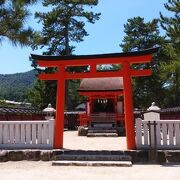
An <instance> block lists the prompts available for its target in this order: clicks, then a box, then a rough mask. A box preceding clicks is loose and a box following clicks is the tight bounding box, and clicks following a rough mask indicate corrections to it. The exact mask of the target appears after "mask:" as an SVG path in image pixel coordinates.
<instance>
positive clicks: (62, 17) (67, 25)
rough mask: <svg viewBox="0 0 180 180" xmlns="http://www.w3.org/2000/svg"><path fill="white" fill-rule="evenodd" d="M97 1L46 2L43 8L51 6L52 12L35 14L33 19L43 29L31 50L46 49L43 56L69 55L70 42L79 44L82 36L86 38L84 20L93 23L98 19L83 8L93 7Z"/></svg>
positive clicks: (48, 0)
mask: <svg viewBox="0 0 180 180" xmlns="http://www.w3.org/2000/svg"><path fill="white" fill-rule="evenodd" d="M95 4H97V1H95V0H94V1H92V0H91V1H89V0H86V1H85V0H84V1H79V0H76V1H75V0H74V1H73V0H67V1H64V0H61V1H59V0H53V1H52V0H46V1H43V5H44V6H46V7H47V6H52V11H49V12H47V13H42V12H37V13H36V15H35V17H36V18H38V19H39V22H42V24H43V29H42V31H41V32H39V33H37V34H36V36H35V37H34V46H33V48H38V47H40V48H43V47H46V48H47V51H46V52H44V54H49V55H69V54H72V52H73V50H74V48H75V47H74V46H72V45H70V42H71V43H72V42H76V43H79V42H81V41H83V38H84V36H88V33H87V31H86V30H85V28H84V27H85V22H84V21H85V20H86V21H88V22H89V23H95V21H96V20H98V19H99V16H100V14H99V13H93V12H89V11H87V10H85V9H84V7H85V6H93V5H95Z"/></svg>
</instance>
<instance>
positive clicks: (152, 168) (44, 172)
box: [0, 161, 180, 180]
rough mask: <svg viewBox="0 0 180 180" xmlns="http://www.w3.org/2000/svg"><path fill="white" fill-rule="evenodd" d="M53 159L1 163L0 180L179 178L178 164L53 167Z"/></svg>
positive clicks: (173, 179)
mask: <svg viewBox="0 0 180 180" xmlns="http://www.w3.org/2000/svg"><path fill="white" fill-rule="evenodd" d="M51 163H52V162H42V161H37V162H36V161H35V162H33V161H19V162H11V161H9V162H6V163H0V180H12V179H16V180H73V179H76V180H92V179H93V180H102V179H103V180H158V179H163V180H179V179H180V165H169V166H161V165H133V167H79V166H78V167H75V166H66V167H65V166H64V167H62V166H52V165H51Z"/></svg>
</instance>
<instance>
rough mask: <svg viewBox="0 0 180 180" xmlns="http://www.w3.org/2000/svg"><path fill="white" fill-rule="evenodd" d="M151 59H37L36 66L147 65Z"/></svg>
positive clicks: (143, 56)
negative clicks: (126, 63) (127, 63)
mask: <svg viewBox="0 0 180 180" xmlns="http://www.w3.org/2000/svg"><path fill="white" fill-rule="evenodd" d="M151 59H152V55H151V54H148V55H141V56H130V57H108V58H96V59H92V58H89V59H88V58H86V59H80V60H69V59H67V60H59V61H58V60H50V59H49V60H50V61H47V60H46V61H45V60H41V59H38V64H39V65H40V66H41V67H60V66H62V65H64V66H87V65H94V64H99V65H100V64H123V62H129V63H130V64H133V63H138V64H139V63H147V62H150V61H151Z"/></svg>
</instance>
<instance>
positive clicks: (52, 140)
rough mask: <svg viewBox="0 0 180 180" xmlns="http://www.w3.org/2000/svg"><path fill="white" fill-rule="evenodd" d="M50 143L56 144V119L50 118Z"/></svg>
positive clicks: (51, 144)
mask: <svg viewBox="0 0 180 180" xmlns="http://www.w3.org/2000/svg"><path fill="white" fill-rule="evenodd" d="M49 145H50V146H51V147H53V145H54V119H49Z"/></svg>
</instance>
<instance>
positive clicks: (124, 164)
mask: <svg viewBox="0 0 180 180" xmlns="http://www.w3.org/2000/svg"><path fill="white" fill-rule="evenodd" d="M52 165H53V166H116V167H131V166H132V162H131V161H53V162H52Z"/></svg>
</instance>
